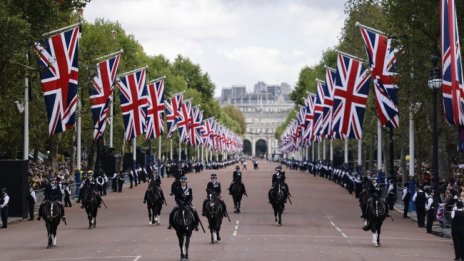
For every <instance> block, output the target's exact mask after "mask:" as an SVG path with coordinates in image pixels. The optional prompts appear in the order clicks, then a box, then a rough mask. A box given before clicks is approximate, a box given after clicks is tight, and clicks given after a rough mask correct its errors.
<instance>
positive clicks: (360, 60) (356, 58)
mask: <svg viewBox="0 0 464 261" xmlns="http://www.w3.org/2000/svg"><path fill="white" fill-rule="evenodd" d="M335 51H336V52H338V53H340V54H343V55H345V56H348V57H350V58H353V59H355V60H358V61H359V62H361V63H363V62H364V59H362V58H359V57H357V56H354V55H352V54H349V53H345V52H342V51H340V50H335Z"/></svg>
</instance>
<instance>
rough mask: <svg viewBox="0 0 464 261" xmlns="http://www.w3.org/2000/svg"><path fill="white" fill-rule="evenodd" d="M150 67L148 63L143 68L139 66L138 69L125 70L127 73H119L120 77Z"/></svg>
mask: <svg viewBox="0 0 464 261" xmlns="http://www.w3.org/2000/svg"><path fill="white" fill-rule="evenodd" d="M147 68H148V65H145V66H144V67H141V68H138V69H134V70H132V71H129V72H125V73H121V74H120V75H118V78H121V77H124V76H126V75H128V74H131V73H134V72H138V71H141V70H143V69H147Z"/></svg>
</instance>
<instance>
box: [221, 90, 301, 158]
mask: <svg viewBox="0 0 464 261" xmlns="http://www.w3.org/2000/svg"><path fill="white" fill-rule="evenodd" d="M253 90H254V91H253V92H251V93H248V92H246V88H245V86H232V87H230V88H224V89H223V90H222V94H221V97H220V103H221V106H226V105H233V106H235V107H237V108H239V109H240V111H241V112H242V113H243V115H244V116H245V121H246V123H247V127H246V132H245V137H244V149H243V150H244V153H246V154H248V155H252V156H257V157H264V158H266V156H267V157H269V158H271V157H272V156H273V155H274V154H278V153H279V150H278V144H277V143H278V141H277V139H275V137H274V136H275V130H276V128H277V127H278V126H279V125H280V124H282V122H284V121H285V119H286V118H287V115H288V113H290V111H291V110H292V109H293V107H294V106H295V104H294V103H293V101H292V100H291V99H290V98H289V94H290V92H291V86H290V85H289V84H287V83H281V84H280V85H267V84H266V83H264V82H258V83H256V84H255V86H254V89H253Z"/></svg>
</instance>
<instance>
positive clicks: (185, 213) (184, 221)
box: [171, 204, 195, 261]
mask: <svg viewBox="0 0 464 261" xmlns="http://www.w3.org/2000/svg"><path fill="white" fill-rule="evenodd" d="M171 225H172V227H173V228H174V230H176V234H177V238H178V239H179V247H180V260H181V261H187V260H188V248H189V244H190V237H191V236H192V231H193V229H194V227H195V218H194V216H193V210H192V209H191V207H190V206H189V205H188V204H181V205H179V207H178V208H177V209H176V210H175V211H174V216H173V220H172V224H171Z"/></svg>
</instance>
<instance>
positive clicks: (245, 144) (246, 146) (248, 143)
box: [243, 140, 252, 155]
mask: <svg viewBox="0 0 464 261" xmlns="http://www.w3.org/2000/svg"><path fill="white" fill-rule="evenodd" d="M243 153H244V154H246V155H252V147H251V141H249V140H243Z"/></svg>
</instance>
